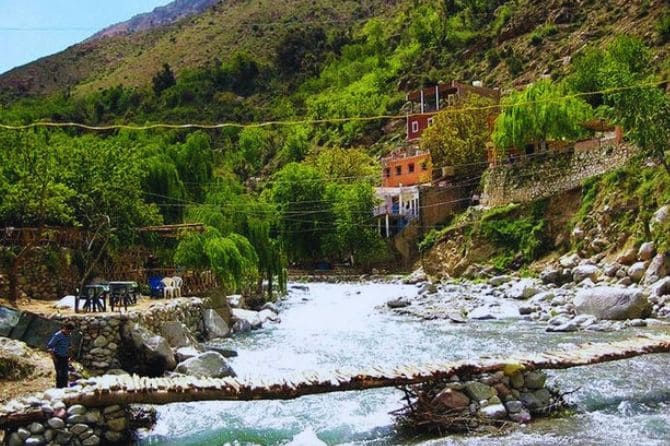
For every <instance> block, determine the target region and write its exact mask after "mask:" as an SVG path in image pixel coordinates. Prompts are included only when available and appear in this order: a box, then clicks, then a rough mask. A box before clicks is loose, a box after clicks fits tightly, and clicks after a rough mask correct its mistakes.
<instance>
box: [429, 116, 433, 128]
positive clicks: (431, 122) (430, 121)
mask: <svg viewBox="0 0 670 446" xmlns="http://www.w3.org/2000/svg"><path fill="white" fill-rule="evenodd" d="M431 125H433V118H428V127H430V126H431Z"/></svg>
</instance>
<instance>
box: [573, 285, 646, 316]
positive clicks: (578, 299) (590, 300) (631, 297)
mask: <svg viewBox="0 0 670 446" xmlns="http://www.w3.org/2000/svg"><path fill="white" fill-rule="evenodd" d="M574 305H575V308H576V309H577V312H578V313H581V314H591V315H593V316H595V317H597V318H598V319H611V320H626V319H639V318H645V317H648V316H649V314H650V313H651V304H650V303H649V301H648V300H647V298H646V297H645V296H644V294H643V293H642V291H640V290H636V289H631V288H619V287H608V286H600V287H594V288H588V289H581V290H579V291H578V292H577V295H576V296H575V299H574Z"/></svg>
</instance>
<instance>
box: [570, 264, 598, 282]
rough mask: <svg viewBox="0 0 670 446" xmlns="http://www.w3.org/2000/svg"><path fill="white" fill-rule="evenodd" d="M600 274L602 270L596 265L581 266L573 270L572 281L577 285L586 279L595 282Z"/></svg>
mask: <svg viewBox="0 0 670 446" xmlns="http://www.w3.org/2000/svg"><path fill="white" fill-rule="evenodd" d="M599 274H600V269H599V268H598V267H597V266H595V265H579V266H577V267H575V268H574V269H573V270H572V280H574V281H575V282H576V283H579V282H581V281H582V280H584V279H591V280H592V281H594V282H595V281H596V280H597V279H598V275H599Z"/></svg>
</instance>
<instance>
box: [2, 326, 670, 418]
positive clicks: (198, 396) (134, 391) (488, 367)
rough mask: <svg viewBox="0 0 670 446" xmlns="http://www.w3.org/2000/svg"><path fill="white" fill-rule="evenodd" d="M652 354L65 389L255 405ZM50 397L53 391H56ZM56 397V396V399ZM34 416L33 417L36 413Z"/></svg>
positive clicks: (105, 401) (99, 400) (658, 347)
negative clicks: (258, 402) (333, 393)
mask: <svg viewBox="0 0 670 446" xmlns="http://www.w3.org/2000/svg"><path fill="white" fill-rule="evenodd" d="M652 353H670V336H652V335H644V336H637V337H635V338H631V339H628V340H625V341H618V342H609V343H585V344H580V345H576V346H574V347H573V348H570V349H569V350H562V351H553V352H546V353H538V354H522V355H515V356H512V357H507V358H498V359H495V358H490V359H481V360H477V361H467V360H465V361H454V362H442V363H432V364H425V365H423V366H400V367H394V368H389V369H384V368H380V367H372V368H368V369H365V370H360V371H347V370H335V371H334V372H331V373H321V372H319V373H301V374H299V375H295V376H292V377H283V378H279V377H278V378H275V379H273V380H272V381H271V382H263V381H262V380H259V381H256V382H253V383H252V382H245V380H241V379H237V378H219V379H214V378H195V377H190V376H184V377H176V378H142V377H137V376H109V375H108V376H102V377H97V378H91V379H87V380H82V381H80V385H78V386H76V387H74V388H70V389H63V393H62V395H59V396H62V398H60V399H61V400H62V401H63V402H64V403H65V404H67V405H72V404H82V405H84V406H87V407H103V406H109V405H115V404H120V405H125V404H133V403H145V404H169V403H177V402H189V401H205V400H220V401H231V400H235V401H251V400H270V399H282V400H286V399H294V398H298V397H301V396H305V395H314V394H320V393H328V392H342V391H350V390H365V389H375V388H380V387H396V386H404V385H411V384H418V383H422V382H427V381H431V380H438V379H444V378H448V377H450V376H452V375H454V374H456V375H459V376H472V375H479V374H483V373H492V372H497V371H504V372H506V373H510V372H511V371H516V370H534V369H565V368H570V367H578V366H585V365H590V364H598V363H603V362H609V361H617V360H621V359H626V358H632V357H635V356H640V355H647V354H652ZM50 392H53V390H51V391H50ZM52 398H54V395H53V394H52ZM21 415H23V417H25V416H26V415H27V414H17V413H7V412H6V411H4V413H3V408H2V407H0V428H2V426H3V425H5V424H7V423H11V422H12V421H14V420H16V419H18V418H23V417H22V416H21ZM33 416H34V414H33Z"/></svg>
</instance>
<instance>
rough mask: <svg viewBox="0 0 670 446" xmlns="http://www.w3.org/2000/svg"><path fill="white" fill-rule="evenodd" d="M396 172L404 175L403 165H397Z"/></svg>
mask: <svg viewBox="0 0 670 446" xmlns="http://www.w3.org/2000/svg"><path fill="white" fill-rule="evenodd" d="M395 174H396V175H402V166H395Z"/></svg>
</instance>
